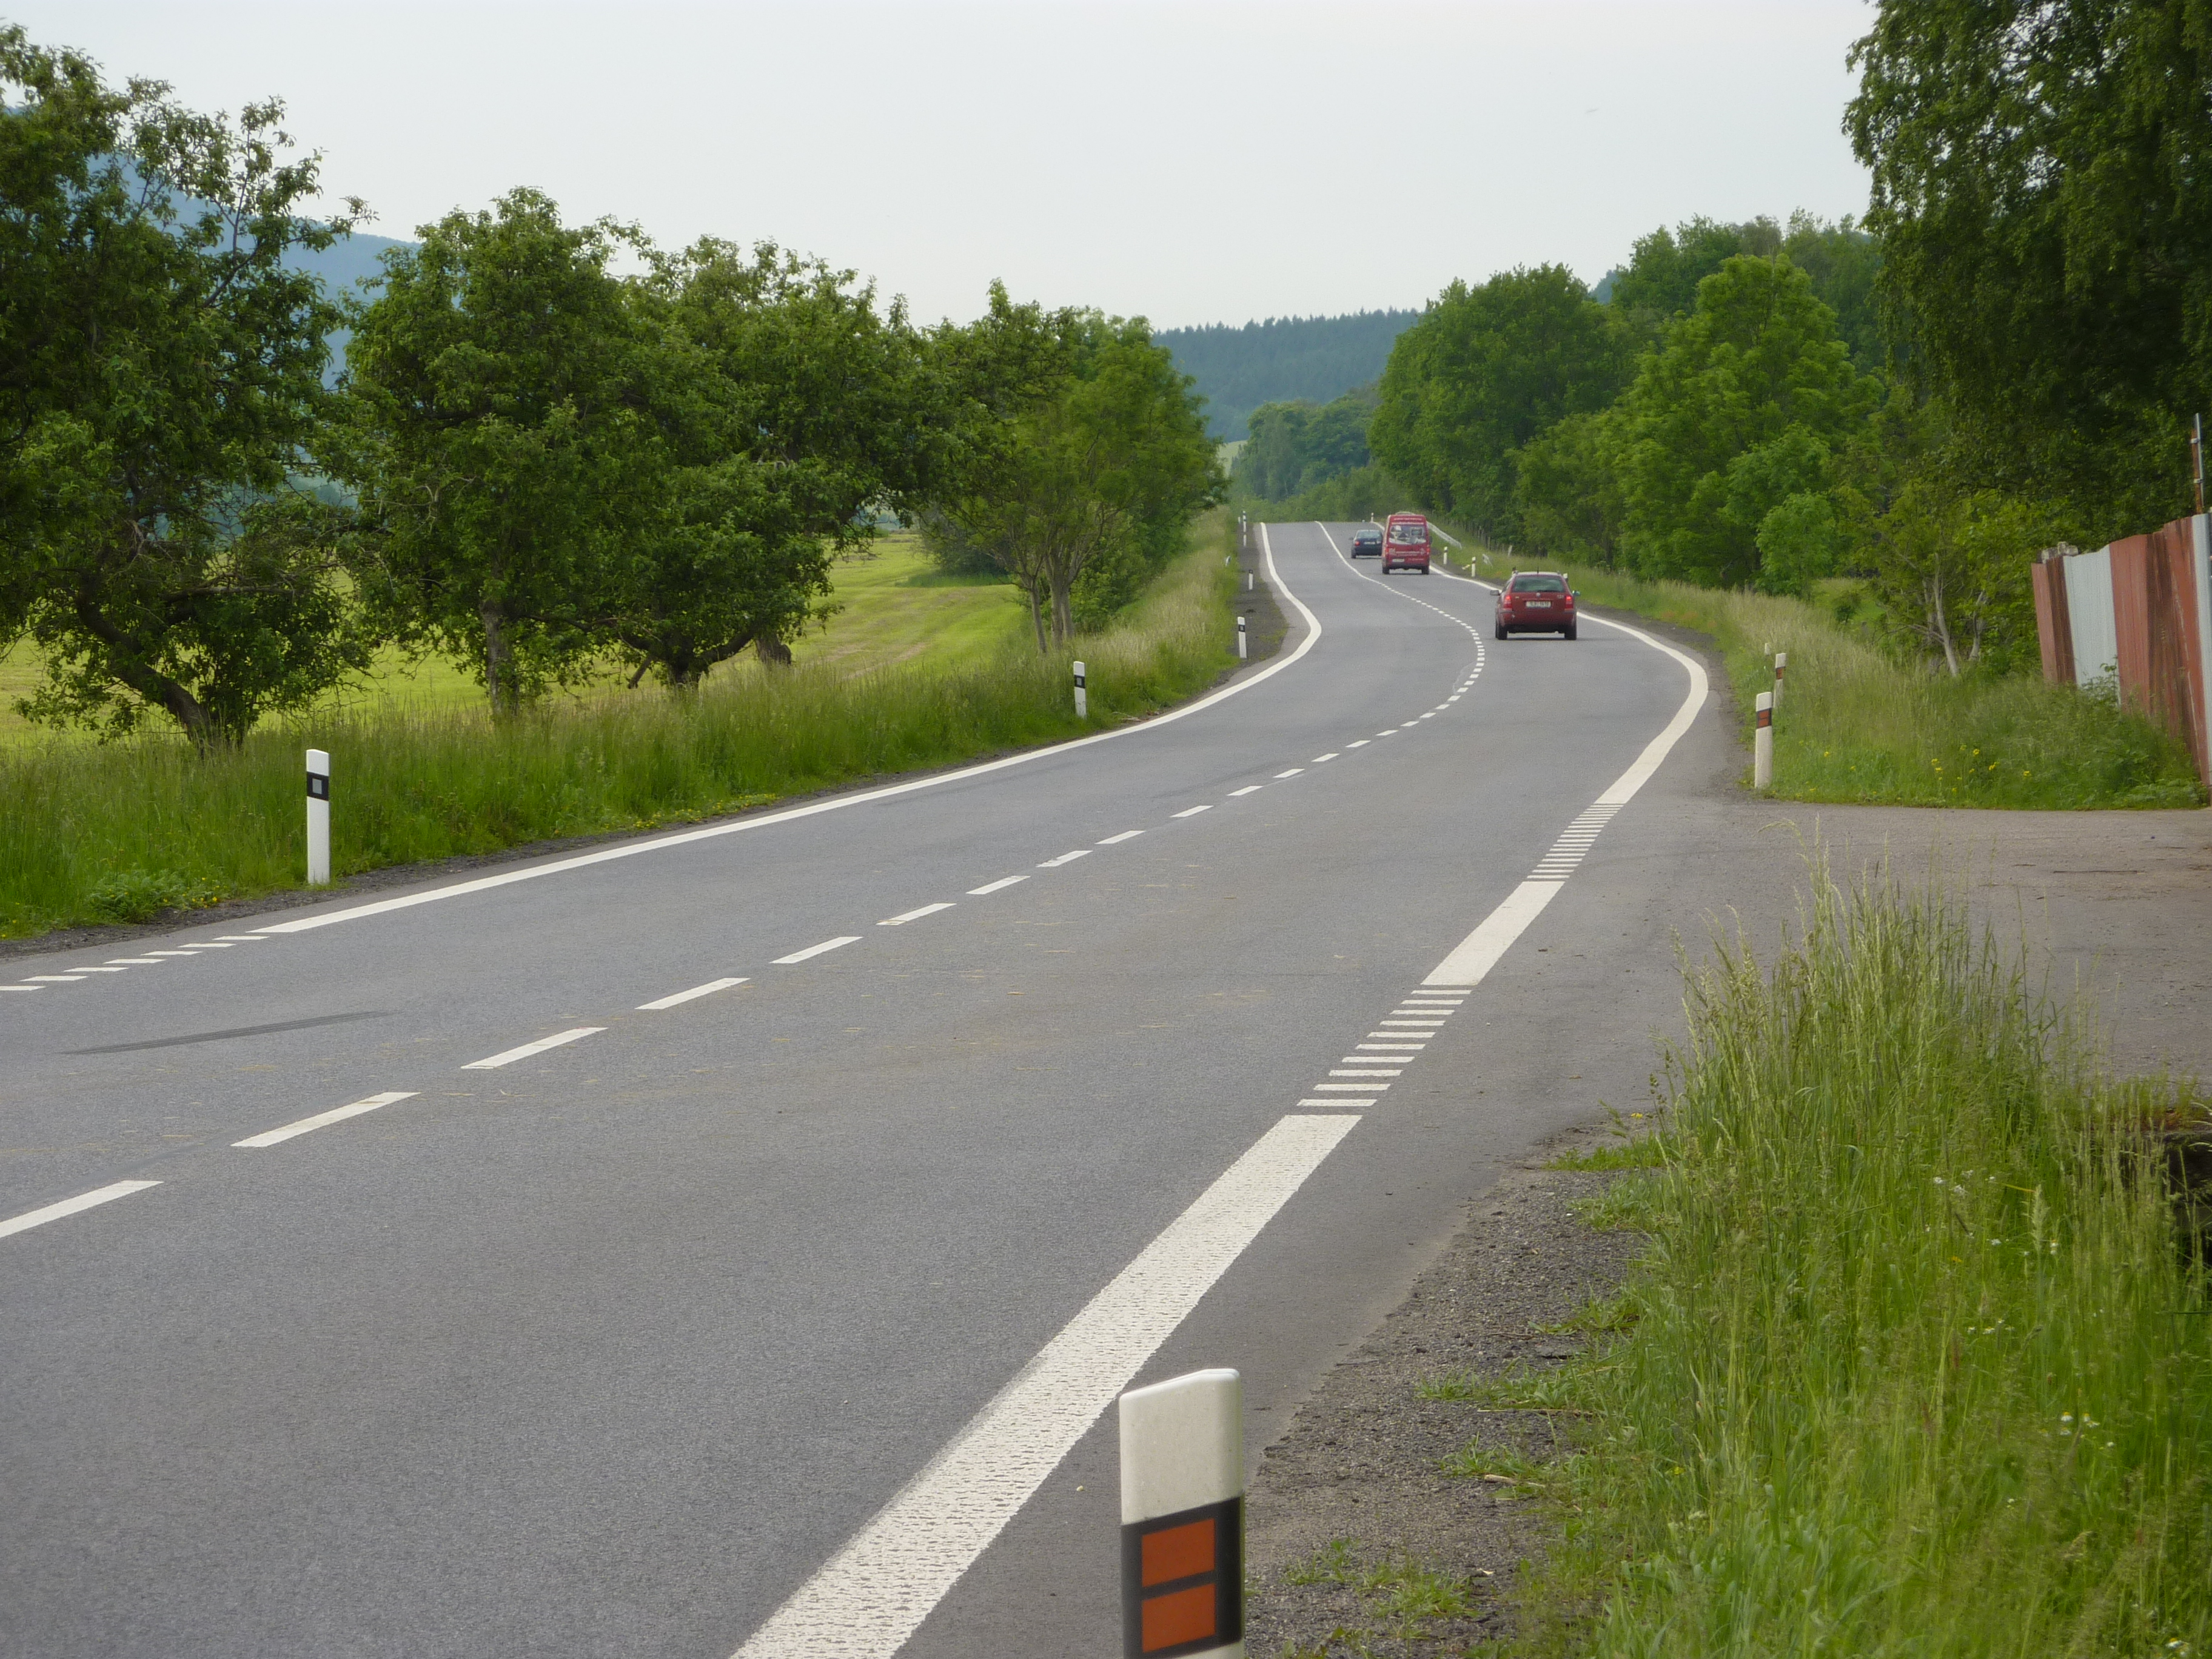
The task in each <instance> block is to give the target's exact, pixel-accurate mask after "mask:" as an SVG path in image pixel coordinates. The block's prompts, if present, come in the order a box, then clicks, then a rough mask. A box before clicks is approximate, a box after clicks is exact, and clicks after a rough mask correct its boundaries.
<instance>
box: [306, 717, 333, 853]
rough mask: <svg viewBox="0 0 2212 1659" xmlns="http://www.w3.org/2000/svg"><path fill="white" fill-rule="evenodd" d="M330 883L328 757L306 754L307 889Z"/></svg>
mask: <svg viewBox="0 0 2212 1659" xmlns="http://www.w3.org/2000/svg"><path fill="white" fill-rule="evenodd" d="M330 883H331V757H330V756H329V755H328V754H326V753H325V752H324V751H323V750H320V749H310V750H308V751H307V885H308V886H310V887H327V886H329V885H330Z"/></svg>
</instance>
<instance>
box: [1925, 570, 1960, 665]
mask: <svg viewBox="0 0 2212 1659" xmlns="http://www.w3.org/2000/svg"><path fill="white" fill-rule="evenodd" d="M1927 594H1928V631H1929V633H1931V634H1933V635H1935V636H1936V643H1937V644H1938V645H1940V646H1942V647H1943V665H1944V666H1945V667H1946V668H1948V669H1949V670H1950V671H1951V678H1953V679H1954V680H1955V679H1957V678H1959V647H1957V646H1956V645H1955V644H1954V643H1953V642H1952V639H1951V619H1950V618H1949V617H1947V616H1945V615H1944V614H1943V579H1942V577H1941V576H1930V577H1929V579H1928V586H1927Z"/></svg>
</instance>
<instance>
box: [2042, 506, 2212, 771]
mask: <svg viewBox="0 0 2212 1659" xmlns="http://www.w3.org/2000/svg"><path fill="white" fill-rule="evenodd" d="M2034 577H2035V581H2034V588H2035V626H2036V635H2037V643H2038V644H2039V647H2041V651H2042V657H2043V673H2044V678H2046V679H2051V680H2056V681H2058V682H2060V683H2062V684H2069V683H2070V684H2075V685H2086V684H2092V683H2093V682H2095V681H2096V680H2098V679H2100V678H2104V677H2105V676H2107V675H2110V676H2112V678H2113V680H2114V682H2115V686H2114V689H2115V690H2117V692H2118V696H2119V699H2120V702H2121V705H2122V707H2124V708H2130V709H2133V710H2134V711H2135V712H2136V713H2137V714H2142V715H2143V716H2144V717H2145V718H2146V719H2149V720H2155V721H2157V722H2158V723H2159V724H2160V725H2161V726H2165V727H2166V729H2167V730H2168V731H2170V732H2174V733H2175V734H2176V735H2177V736H2179V737H2181V738H2185V739H2186V741H2187V742H2188V744H2189V746H2190V749H2191V752H2192V753H2193V754H2194V755H2195V757H2196V760H2197V776H2198V777H2200V778H2208V779H2212V726H2208V719H2207V715H2208V710H2212V520H2208V519H2207V518H2206V517H2205V516H2204V515H2202V514H2200V515H2198V516H2197V517H2196V518H2193V519H2178V520H2175V521H2174V522H2173V523H2172V524H2169V525H2166V526H2164V527H2163V528H2161V529H2159V530H2156V531H2154V532H2151V533H2150V534H2149V535H2148V536H2130V537H2127V538H2124V539H2123V540H2120V541H2117V542H2114V543H2113V544H2112V545H2111V546H2110V547H2100V548H2098V549H2097V550H2094V551H2093V552H2087V553H2075V552H2063V553H2062V552H2060V551H2058V550H2052V553H2051V555H2050V556H2045V557H2043V558H2041V559H2039V561H2038V562H2037V564H2036V566H2035V570H2034Z"/></svg>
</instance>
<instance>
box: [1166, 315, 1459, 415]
mask: <svg viewBox="0 0 2212 1659" xmlns="http://www.w3.org/2000/svg"><path fill="white" fill-rule="evenodd" d="M1420 314H1421V313H1419V312H1418V311H1361V312H1355V313H1352V315H1351V316H1349V317H1270V318H1268V319H1267V321H1265V322H1264V323H1247V324H1245V325H1244V326H1243V327H1242V328H1235V327H1232V326H1231V325H1229V324H1227V323H1214V324H1212V325H1208V326H1206V327H1205V328H1170V329H1163V330H1161V331H1159V332H1158V334H1155V335H1154V336H1153V338H1154V339H1155V340H1157V341H1158V342H1159V343H1161V344H1162V345H1164V346H1165V347H1166V348H1167V349H1169V350H1170V351H1171V352H1173V353H1174V354H1175V360H1176V365H1177V366H1178V367H1179V368H1182V372H1183V373H1184V374H1188V375H1189V376H1190V377H1191V378H1192V379H1193V380H1196V381H1197V382H1198V390H1199V392H1200V393H1201V394H1202V395H1203V396H1204V397H1205V398H1206V420H1207V422H1208V423H1209V425H1210V427H1211V428H1212V434H1213V438H1214V441H1216V442H1217V443H1231V442H1234V441H1236V440H1237V439H1239V438H1243V437H1247V436H1249V435H1250V434H1249V428H1248V427H1247V426H1246V424H1245V422H1247V421H1249V419H1250V418H1251V415H1252V411H1253V410H1255V409H1257V408H1259V406H1260V405H1261V404H1273V403H1285V402H1287V401H1289V400H1290V399H1291V398H1310V399H1311V400H1312V401H1313V402H1315V403H1317V404H1326V403H1329V402H1332V401H1333V400H1334V399H1335V398H1340V397H1341V396H1343V394H1344V393H1346V392H1349V391H1351V390H1352V388H1353V387H1355V386H1365V385H1366V384H1367V383H1368V382H1369V381H1370V380H1374V379H1375V378H1376V376H1378V375H1379V374H1382V373H1383V364H1384V363H1386V362H1389V359H1390V346H1391V343H1392V342H1393V341H1395V340H1396V339H1397V337H1399V335H1401V334H1402V333H1404V332H1405V331H1406V329H1407V325H1409V324H1411V323H1413V321H1414V320H1415V319H1417V318H1419V316H1420Z"/></svg>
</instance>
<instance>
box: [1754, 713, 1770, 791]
mask: <svg viewBox="0 0 2212 1659" xmlns="http://www.w3.org/2000/svg"><path fill="white" fill-rule="evenodd" d="M1751 706H1752V708H1753V709H1754V710H1755V711H1756V713H1755V714H1754V716H1753V718H1754V719H1755V720H1757V721H1758V725H1757V726H1755V727H1754V728H1753V731H1752V734H1751V787H1753V788H1754V789H1771V788H1772V787H1774V694H1773V693H1772V692H1771V691H1762V692H1760V693H1759V695H1758V696H1755V697H1753V699H1752V700H1751Z"/></svg>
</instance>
